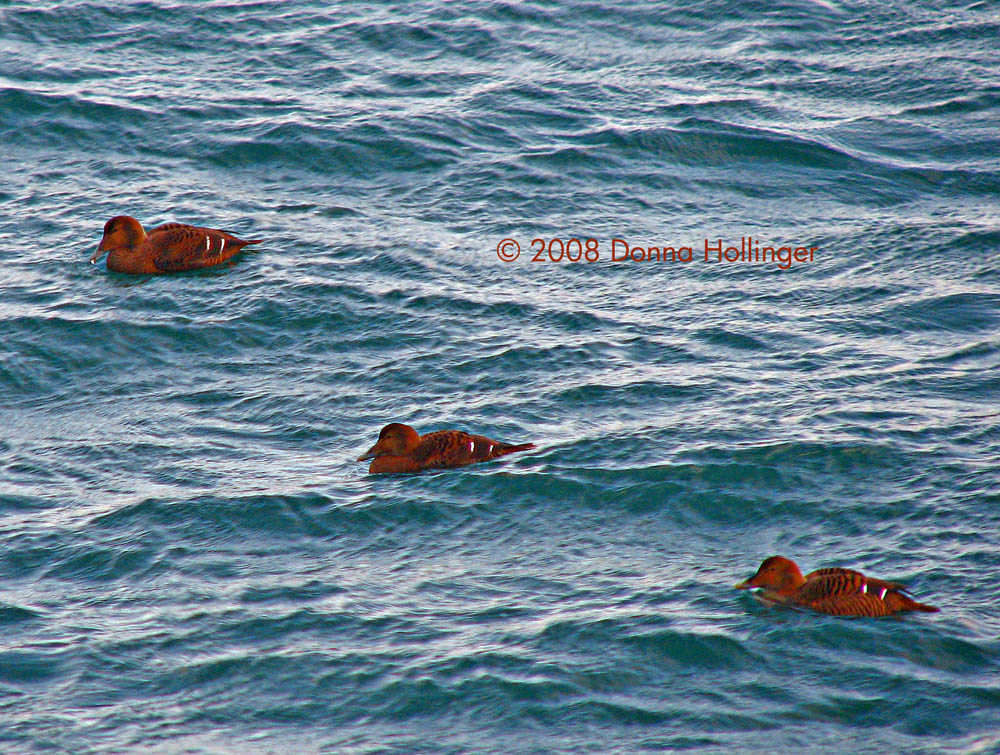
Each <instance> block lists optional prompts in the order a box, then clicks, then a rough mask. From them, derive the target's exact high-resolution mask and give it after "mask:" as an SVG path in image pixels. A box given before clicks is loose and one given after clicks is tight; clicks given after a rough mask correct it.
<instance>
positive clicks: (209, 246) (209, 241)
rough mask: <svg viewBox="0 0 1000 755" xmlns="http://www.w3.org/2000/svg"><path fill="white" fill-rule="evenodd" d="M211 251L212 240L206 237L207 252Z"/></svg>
mask: <svg viewBox="0 0 1000 755" xmlns="http://www.w3.org/2000/svg"><path fill="white" fill-rule="evenodd" d="M211 249H212V239H211V238H209V237H208V236H206V237H205V251H206V252H208V251H211Z"/></svg>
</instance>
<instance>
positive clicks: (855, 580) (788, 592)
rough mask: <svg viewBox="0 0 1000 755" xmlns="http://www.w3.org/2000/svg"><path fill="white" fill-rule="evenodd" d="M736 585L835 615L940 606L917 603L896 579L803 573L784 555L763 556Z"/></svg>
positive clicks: (836, 570) (929, 609) (844, 571)
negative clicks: (758, 565) (744, 578)
mask: <svg viewBox="0 0 1000 755" xmlns="http://www.w3.org/2000/svg"><path fill="white" fill-rule="evenodd" d="M735 587H736V588H737V589H738V590H749V589H752V588H755V587H759V588H762V590H763V597H764V598H766V599H768V600H772V601H774V602H777V603H783V604H786V605H795V606H801V607H803V608H810V609H812V610H813V611H818V612H819V613H826V614H831V615H833V616H891V615H892V614H896V613H901V612H903V611H926V612H927V613H937V612H938V611H940V610H941V609H940V608H935V607H934V606H929V605H926V604H924V603H918V602H917V601H915V600H914V599H913V598H911V597H910V596H909V595H906V594H905V592H904V591H905V590H906V588H905V587H903V585H901V584H898V583H897V582H886V581H884V580H881V579H874V578H873V577H868V576H865V575H864V574H862V573H861V572H859V571H854V570H853V569H842V568H838V567H833V568H826V569H817V570H816V571H812V572H809V573H808V574H806V575H805V576H804V577H803V576H802V572H801V571H800V570H799V567H798V564H796V563H795V562H794V561H792V560H791V559H790V558H785V557H784V556H771V557H770V558H767V559H764V562H763V563H762V564H761V565H760V568H759V569H757V573H756V574H754V575H753V576H752V577H750V579H747V580H744V581H743V582H740V583H739V584H737V585H736V586H735Z"/></svg>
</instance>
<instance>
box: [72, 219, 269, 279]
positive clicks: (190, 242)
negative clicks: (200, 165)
mask: <svg viewBox="0 0 1000 755" xmlns="http://www.w3.org/2000/svg"><path fill="white" fill-rule="evenodd" d="M257 243H260V239H252V240H251V241H244V240H243V239H238V238H236V237H235V236H233V235H232V234H231V233H227V232H226V231H218V230H216V229H214V228H198V227H196V226H193V225H184V224H183V223H166V224H165V225H158V226H156V228H151V229H150V230H149V231H148V232H147V231H145V230H143V227H142V225H141V224H140V223H139V221H138V220H136V219H135V218H131V217H129V216H128V215H118V216H117V217H114V218H111V220H109V221H108V222H107V223H105V224H104V237H103V238H102V239H101V243H100V244H98V245H97V251H96V252H94V256H93V257H91V258H90V262H91V264H93V263H95V262H97V260H98V259H99V258H100V257H101V255H102V254H103V253H104V252H107V253H108V270H114V271H115V272H116V273H133V274H135V275H156V274H158V273H176V272H180V271H182V270H197V269H199V268H203V267H211V266H212V265H218V264H220V263H223V262H225V261H226V260H228V259H229V258H230V257H232V256H233V255H234V254H236V253H237V252H238V251H240V249H242V248H243V247H245V246H246V245H247V244H257Z"/></svg>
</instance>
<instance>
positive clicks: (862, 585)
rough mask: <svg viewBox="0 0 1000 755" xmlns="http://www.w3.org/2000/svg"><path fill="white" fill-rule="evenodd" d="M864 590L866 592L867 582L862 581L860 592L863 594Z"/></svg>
mask: <svg viewBox="0 0 1000 755" xmlns="http://www.w3.org/2000/svg"><path fill="white" fill-rule="evenodd" d="M866 592H868V583H867V582H862V583H861V594H862V595H864V594H865V593H866Z"/></svg>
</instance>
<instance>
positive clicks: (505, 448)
mask: <svg viewBox="0 0 1000 755" xmlns="http://www.w3.org/2000/svg"><path fill="white" fill-rule="evenodd" d="M534 447H535V444H534V443H519V444H517V445H512V444H510V443H504V444H503V445H501V446H500V447H499V448H498V449H497V452H498V453H497V455H498V456H506V455H507V454H514V453H517V452H518V451H528V450H530V449H532V448H534Z"/></svg>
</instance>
